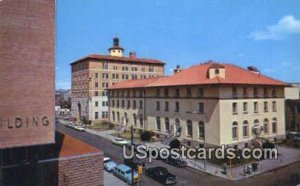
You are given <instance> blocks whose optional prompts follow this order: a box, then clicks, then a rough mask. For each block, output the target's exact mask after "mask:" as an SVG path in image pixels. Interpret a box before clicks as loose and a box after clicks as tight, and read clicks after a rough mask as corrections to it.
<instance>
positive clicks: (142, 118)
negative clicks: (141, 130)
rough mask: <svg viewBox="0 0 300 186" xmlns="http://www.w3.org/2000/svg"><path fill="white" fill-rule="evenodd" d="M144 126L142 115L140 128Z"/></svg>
mask: <svg viewBox="0 0 300 186" xmlns="http://www.w3.org/2000/svg"><path fill="white" fill-rule="evenodd" d="M143 125H144V120H143V115H140V127H143Z"/></svg>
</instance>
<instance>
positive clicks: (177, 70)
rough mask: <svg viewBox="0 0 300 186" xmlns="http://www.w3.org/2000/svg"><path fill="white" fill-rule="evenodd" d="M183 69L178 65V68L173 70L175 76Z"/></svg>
mask: <svg viewBox="0 0 300 186" xmlns="http://www.w3.org/2000/svg"><path fill="white" fill-rule="evenodd" d="M181 70H182V69H181V68H180V65H176V68H175V69H174V70H173V72H174V74H176V73H177V72H180V71H181Z"/></svg>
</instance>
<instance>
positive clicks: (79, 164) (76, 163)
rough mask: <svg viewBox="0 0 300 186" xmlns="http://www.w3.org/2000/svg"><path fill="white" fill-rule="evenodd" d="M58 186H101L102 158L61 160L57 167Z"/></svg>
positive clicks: (99, 156)
mask: <svg viewBox="0 0 300 186" xmlns="http://www.w3.org/2000/svg"><path fill="white" fill-rule="evenodd" d="M58 168H59V169H58V170H59V181H58V183H59V185H62V186H63V185H66V184H67V185H80V186H81V185H84V186H98V185H103V156H102V155H98V156H90V157H82V158H76V159H69V160H61V161H59V165H58Z"/></svg>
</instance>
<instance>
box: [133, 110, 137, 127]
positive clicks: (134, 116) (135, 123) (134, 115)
mask: <svg viewBox="0 0 300 186" xmlns="http://www.w3.org/2000/svg"><path fill="white" fill-rule="evenodd" d="M136 119H137V118H136V114H135V113H134V114H133V123H134V125H135V126H136V125H137V122H136Z"/></svg>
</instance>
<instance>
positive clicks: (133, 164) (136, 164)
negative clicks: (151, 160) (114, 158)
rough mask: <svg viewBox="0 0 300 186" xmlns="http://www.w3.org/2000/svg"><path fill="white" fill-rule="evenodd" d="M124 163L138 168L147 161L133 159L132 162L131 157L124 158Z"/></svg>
mask: <svg viewBox="0 0 300 186" xmlns="http://www.w3.org/2000/svg"><path fill="white" fill-rule="evenodd" d="M124 164H125V165H127V166H129V167H131V168H133V169H135V170H137V168H138V166H142V167H144V166H145V161H143V160H140V159H133V161H132V162H131V159H126V158H124Z"/></svg>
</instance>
